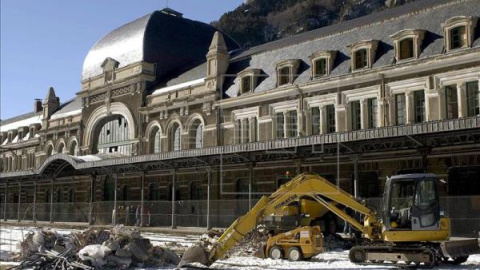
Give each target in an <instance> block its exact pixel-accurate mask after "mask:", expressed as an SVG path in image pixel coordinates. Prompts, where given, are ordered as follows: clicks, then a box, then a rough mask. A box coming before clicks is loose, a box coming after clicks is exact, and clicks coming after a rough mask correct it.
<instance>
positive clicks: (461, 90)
mask: <svg viewBox="0 0 480 270" xmlns="http://www.w3.org/2000/svg"><path fill="white" fill-rule="evenodd" d="M457 99H458V118H462V117H467V115H468V112H467V85H466V84H465V83H458V84H457Z"/></svg>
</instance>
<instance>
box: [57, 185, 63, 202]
mask: <svg viewBox="0 0 480 270" xmlns="http://www.w3.org/2000/svg"><path fill="white" fill-rule="evenodd" d="M61 202H63V192H62V189H60V188H58V189H57V203H61Z"/></svg>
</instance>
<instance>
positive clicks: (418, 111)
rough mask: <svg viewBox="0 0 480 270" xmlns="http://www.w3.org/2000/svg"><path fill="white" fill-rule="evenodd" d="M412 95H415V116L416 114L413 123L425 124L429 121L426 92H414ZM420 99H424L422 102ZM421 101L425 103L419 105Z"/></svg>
mask: <svg viewBox="0 0 480 270" xmlns="http://www.w3.org/2000/svg"><path fill="white" fill-rule="evenodd" d="M420 94H421V96H420ZM412 95H413V114H414V116H413V117H414V119H413V123H423V122H425V121H426V120H427V119H426V116H427V115H426V97H425V90H416V91H412ZM420 97H421V98H422V99H421V100H419V98H420ZM419 101H423V103H422V104H421V105H420V104H418V102H419ZM419 117H421V119H419Z"/></svg>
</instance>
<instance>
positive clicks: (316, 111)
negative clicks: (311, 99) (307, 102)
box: [311, 107, 320, 135]
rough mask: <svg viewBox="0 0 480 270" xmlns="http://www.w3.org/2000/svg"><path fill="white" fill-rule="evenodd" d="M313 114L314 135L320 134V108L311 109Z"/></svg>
mask: <svg viewBox="0 0 480 270" xmlns="http://www.w3.org/2000/svg"><path fill="white" fill-rule="evenodd" d="M311 114H312V135H318V134H320V108H319V107H313V108H311Z"/></svg>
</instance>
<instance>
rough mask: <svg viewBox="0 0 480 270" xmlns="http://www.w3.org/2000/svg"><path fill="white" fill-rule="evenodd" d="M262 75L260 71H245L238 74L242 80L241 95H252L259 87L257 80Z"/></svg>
mask: <svg viewBox="0 0 480 270" xmlns="http://www.w3.org/2000/svg"><path fill="white" fill-rule="evenodd" d="M259 74H260V70H259V69H252V68H249V69H245V70H243V71H242V72H240V73H238V75H237V76H238V78H240V94H241V95H243V94H247V93H252V92H253V90H254V89H255V87H256V85H257V81H258V80H257V79H258V76H259Z"/></svg>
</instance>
